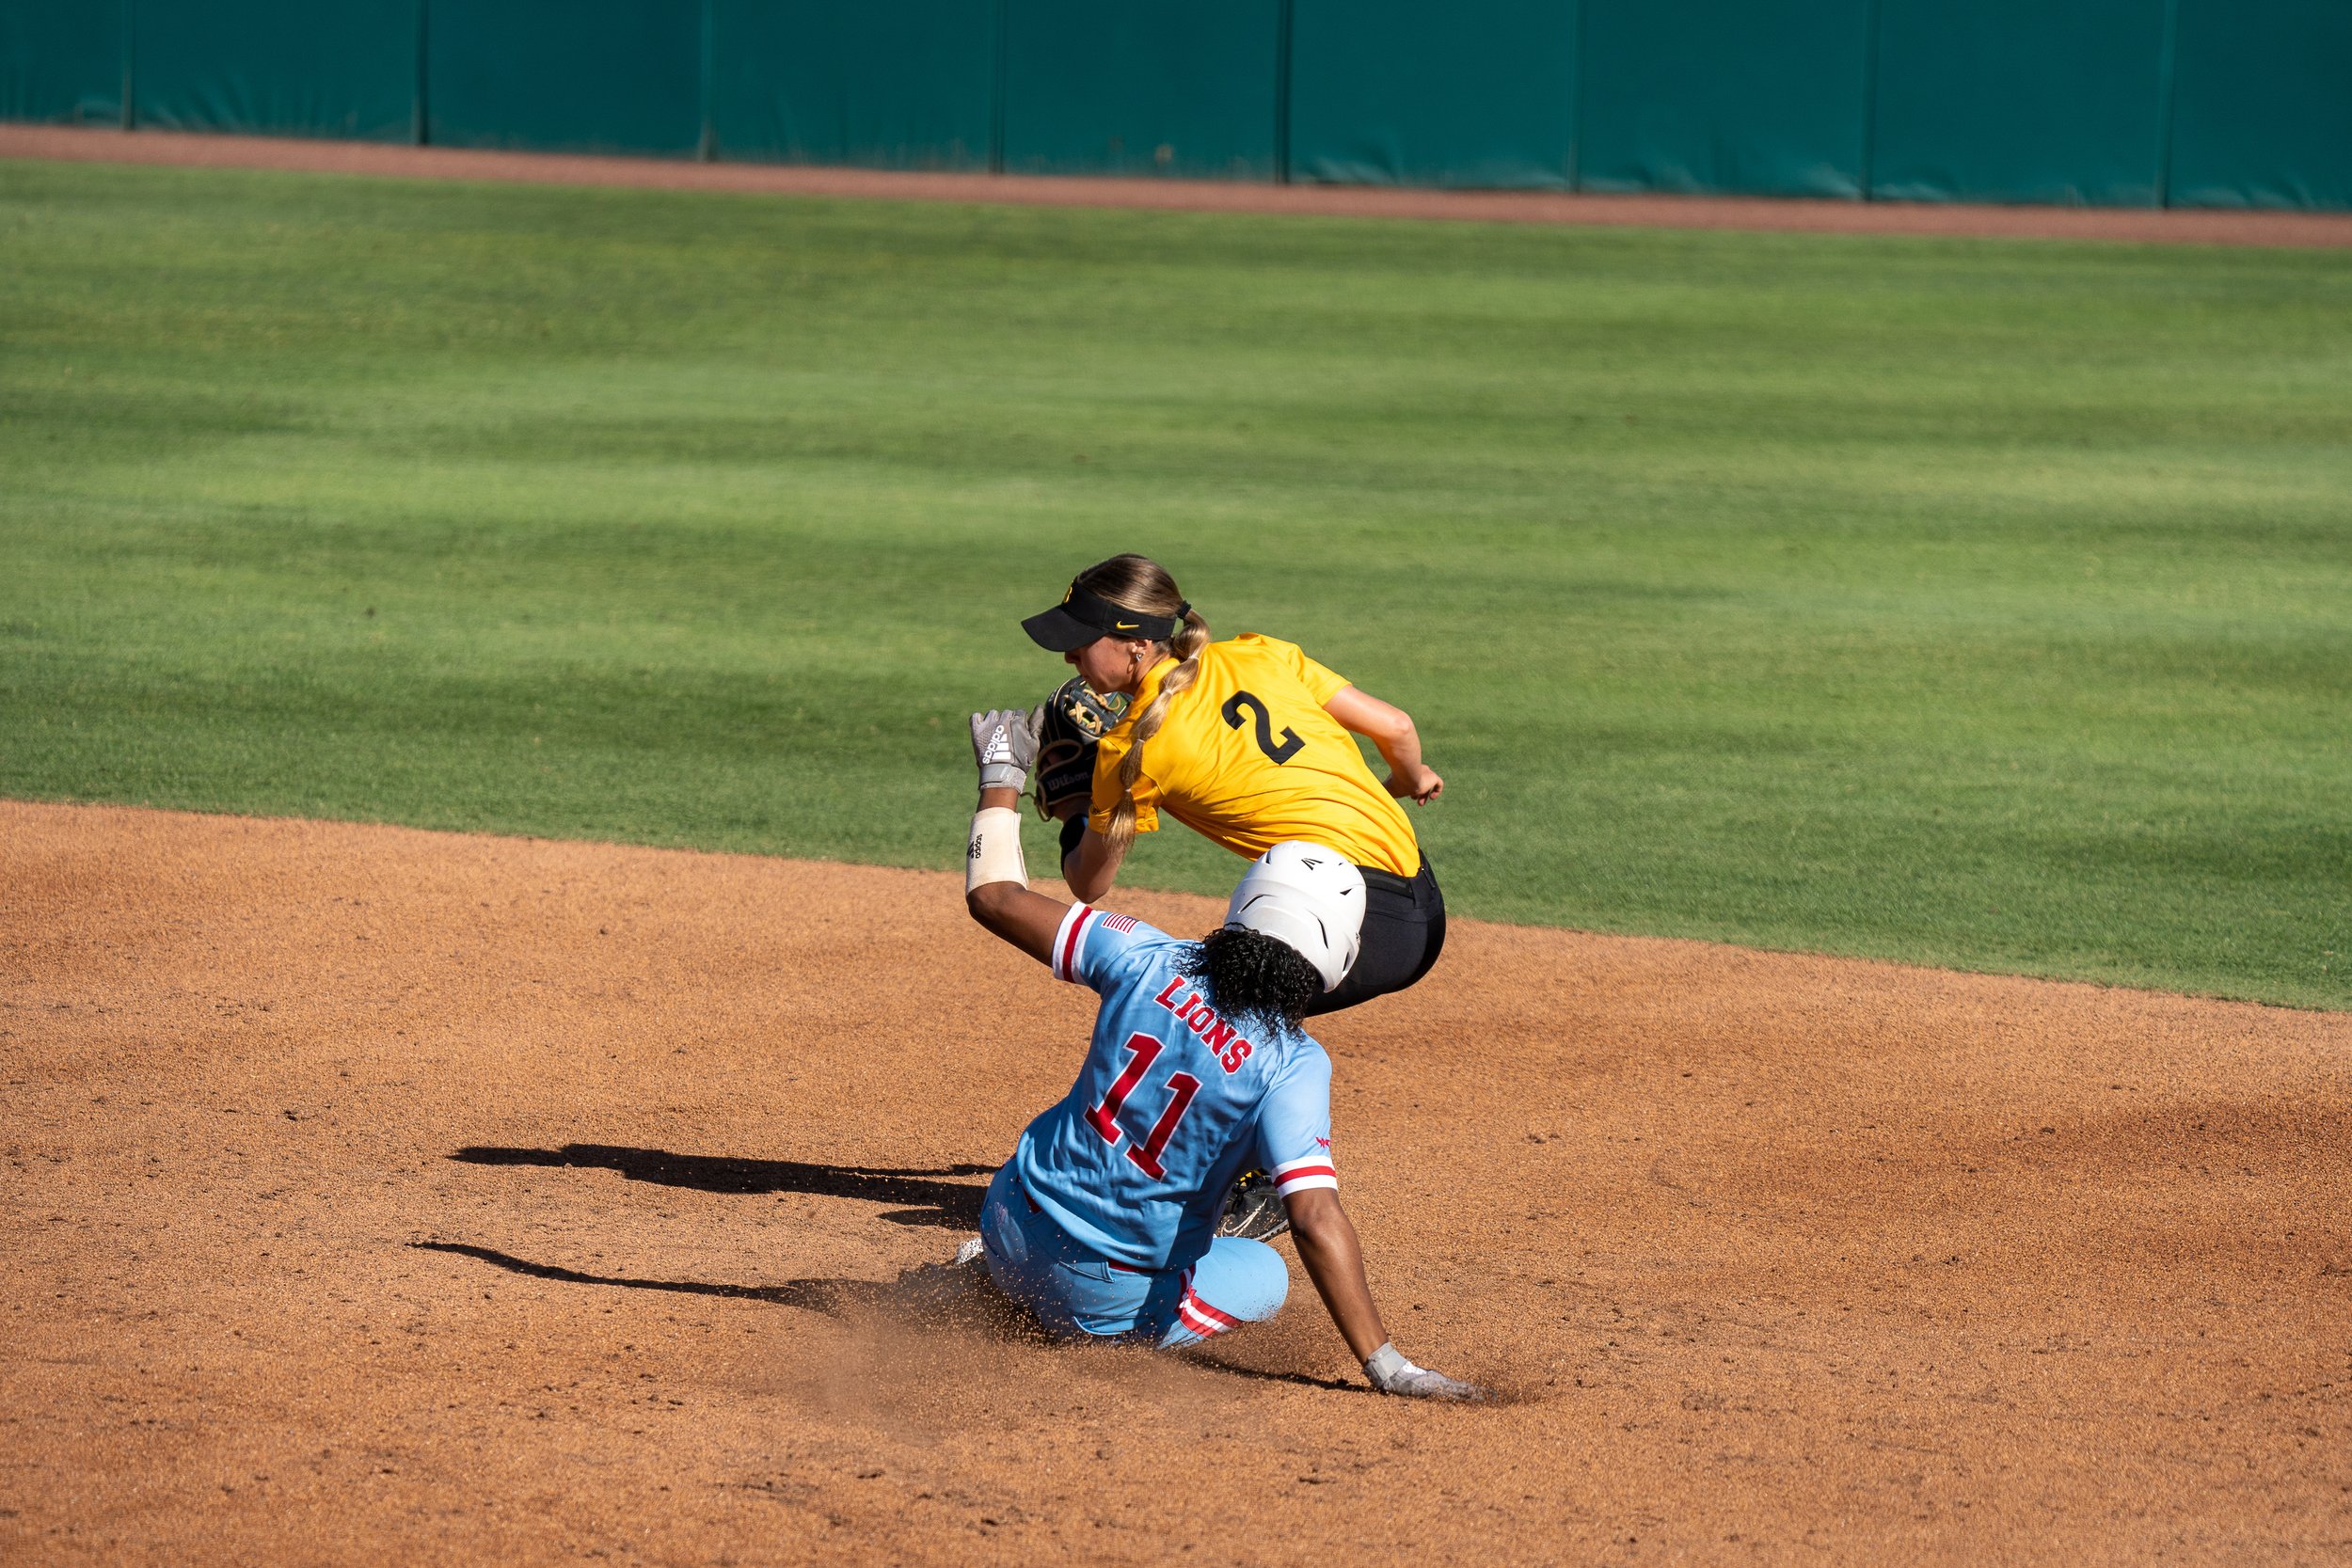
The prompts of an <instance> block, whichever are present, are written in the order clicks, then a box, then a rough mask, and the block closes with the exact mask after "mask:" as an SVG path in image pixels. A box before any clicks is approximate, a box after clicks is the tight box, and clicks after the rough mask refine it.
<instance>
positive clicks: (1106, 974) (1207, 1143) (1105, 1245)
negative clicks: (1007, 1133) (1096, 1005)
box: [1013, 904, 1339, 1270]
mask: <svg viewBox="0 0 2352 1568" xmlns="http://www.w3.org/2000/svg"><path fill="white" fill-rule="evenodd" d="M1191 945H1192V944H1191V943H1190V942H1183V941H1180V940H1178V939H1177V938H1174V937H1171V936H1169V935H1168V934H1167V933H1166V932H1164V931H1159V930H1155V929H1153V928H1152V927H1150V926H1146V925H1144V924H1142V923H1141V922H1139V921H1137V920H1135V919H1134V918H1132V917H1131V916H1127V915H1121V914H1106V913H1104V911H1100V910H1097V909H1094V908H1092V907H1090V906H1089V905H1086V904H1074V905H1073V906H1072V907H1071V909H1070V911H1069V913H1068V914H1067V915H1065V916H1064V917H1063V918H1062V922H1061V926H1060V928H1059V929H1058V930H1057V932H1056V933H1055V936H1054V948H1053V956H1052V962H1053V967H1054V974H1055V977H1056V978H1057V979H1063V980H1073V981H1076V982H1078V983H1080V984H1082V985H1086V986H1089V987H1091V988H1093V989H1094V990H1096V991H1098V992H1100V993H1101V994H1102V998H1103V1006H1102V1010H1101V1011H1100V1012H1099V1013H1098V1014H1097V1015H1096V1017H1095V1021H1094V1036H1093V1039H1092V1040H1091V1042H1090V1043H1089V1046H1088V1048H1087V1057H1086V1063H1085V1065H1084V1066H1083V1067H1082V1068H1080V1069H1079V1071H1078V1081H1077V1082H1076V1083H1075V1084H1074V1085H1072V1086H1071V1090H1070V1093H1069V1095H1068V1096H1067V1097H1065V1098H1064V1099H1063V1100H1062V1101H1060V1102H1059V1103H1058V1104H1057V1105H1055V1106H1054V1107H1053V1108H1052V1109H1050V1110H1048V1111H1046V1112H1045V1113H1044V1114H1043V1115H1042V1116H1041V1117H1038V1118H1037V1119H1036V1120H1035V1121H1032V1122H1031V1123H1029V1125H1028V1128H1027V1130H1026V1131H1025V1132H1023V1133H1022V1134H1021V1145H1020V1148H1019V1149H1018V1150H1017V1151H1016V1152H1015V1154H1014V1156H1013V1170H1014V1173H1015V1175H1017V1177H1018V1178H1019V1180H1020V1183H1021V1187H1022V1189H1023V1191H1024V1193H1025V1195H1026V1196H1027V1197H1028V1199H1029V1201H1030V1202H1032V1203H1034V1204H1036V1205H1037V1206H1038V1208H1039V1209H1040V1210H1041V1211H1042V1212H1044V1213H1045V1214H1046V1215H1048V1216H1049V1217H1050V1218H1051V1219H1052V1220H1053V1221H1054V1223H1055V1224H1056V1225H1057V1226H1058V1227H1061V1228H1062V1230H1064V1231H1065V1232H1067V1233H1068V1234H1069V1236H1070V1237H1071V1239H1072V1240H1073V1241H1075V1242H1077V1243H1080V1244H1082V1245H1083V1246H1085V1247H1087V1248H1088V1249H1089V1250H1090V1251H1092V1252H1095V1253H1097V1254H1099V1255H1100V1256H1101V1257H1103V1258H1104V1259H1106V1260H1108V1261H1110V1262H1112V1263H1115V1264H1118V1265H1120V1266H1122V1267H1125V1268H1129V1269H1150V1270H1159V1269H1168V1268H1183V1267H1185V1266H1188V1265H1189V1264H1190V1263H1191V1262H1192V1261H1193V1260H1194V1259H1198V1258H1199V1257H1200V1255H1201V1254H1202V1253H1204V1252H1206V1251H1207V1250H1208V1246H1209V1242H1210V1239H1211V1238H1212V1236H1213V1235H1214V1234H1215V1232H1216V1222H1217V1218H1218V1213H1219V1211H1220V1209H1221V1207H1222V1205H1223V1202H1224V1199H1225V1196H1226V1192H1227V1190H1228V1189H1229V1188H1231V1187H1232V1183H1233V1180H1234V1179H1235V1178H1236V1177H1237V1176H1239V1175H1240V1173H1241V1172H1242V1171H1243V1170H1244V1169H1246V1168H1248V1167H1250V1166H1256V1167H1259V1168H1262V1169H1264V1170H1267V1171H1270V1172H1272V1173H1273V1175H1274V1179H1275V1181H1276V1183H1277V1185H1278V1187H1279V1190H1280V1191H1281V1193H1282V1194H1283V1195H1284V1196H1290V1195H1292V1194H1295V1193H1297V1192H1301V1191H1304V1190H1306V1189H1308V1188H1311V1187H1336V1186H1338V1185H1339V1180H1338V1176H1337V1173H1336V1171H1335V1168H1334V1166H1333V1164H1332V1162H1331V1058H1330V1057H1329V1056H1327V1055H1326V1054H1325V1053H1324V1050H1323V1047H1322V1046H1320V1045H1318V1044H1316V1043H1315V1041H1314V1040H1312V1039H1311V1038H1310V1037H1308V1036H1306V1035H1305V1034H1303V1033H1300V1032H1296V1031H1281V1032H1271V1033H1269V1032H1262V1031H1261V1032H1251V1031H1245V1030H1243V1029H1240V1028H1238V1027H1236V1026H1235V1025H1234V1023H1233V1022H1232V1021H1231V1020H1229V1019H1224V1018H1220V1017H1218V1016H1217V1014H1216V1009H1215V1008H1214V1007H1213V1006H1210V1004H1209V1002H1208V999H1207V998H1206V997H1204V996H1203V995H1202V994H1201V992H1200V987H1199V986H1198V985H1197V984H1196V983H1195V982H1194V981H1192V980H1189V979H1187V978H1186V977H1185V976H1184V974H1182V973H1181V972H1180V970H1179V969H1178V967H1177V966H1178V964H1179V963H1180V962H1181V960H1182V959H1183V958H1184V955H1185V952H1186V950H1187V949H1188V948H1189V947H1190V946H1191Z"/></svg>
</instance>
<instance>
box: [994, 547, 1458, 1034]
mask: <svg viewBox="0 0 2352 1568" xmlns="http://www.w3.org/2000/svg"><path fill="white" fill-rule="evenodd" d="M1022 626H1023V628H1024V629H1025V630H1026V631H1027V632H1028V634H1029V636H1030V637H1031V638H1032V639H1033V640H1034V641H1036V642H1037V643H1038V644H1039V645H1040V646H1041V647H1045V648H1049V649H1051V650H1053V651H1054V652H1056V653H1058V654H1060V655H1061V656H1062V657H1063V658H1064V659H1065V660H1066V661H1067V662H1068V663H1069V664H1071V665H1072V666H1073V668H1075V669H1076V670H1077V672H1078V673H1079V674H1080V675H1081V676H1082V677H1084V679H1085V681H1086V683H1087V685H1088V686H1089V687H1090V688H1092V689H1093V691H1094V692H1095V693H1099V694H1102V695H1104V696H1113V697H1116V696H1119V695H1123V696H1125V697H1126V698H1127V699H1128V703H1127V706H1126V709H1125V714H1124V717H1123V718H1121V719H1120V720H1119V721H1118V722H1117V723H1115V724H1113V725H1111V726H1110V727H1109V729H1108V730H1107V733H1104V735H1103V736H1102V738H1101V739H1100V741H1099V742H1096V743H1095V754H1094V763H1093V771H1092V788H1091V791H1090V795H1087V796H1080V795H1078V794H1077V792H1076V791H1074V790H1073V799H1071V800H1068V801H1067V802H1066V803H1065V802H1062V801H1060V800H1058V799H1056V800H1047V798H1046V797H1045V794H1044V792H1043V791H1042V790H1041V801H1042V802H1043V803H1046V804H1048V805H1049V806H1051V807H1052V808H1053V809H1054V810H1055V812H1056V814H1057V815H1060V816H1063V817H1064V826H1063V835H1062V876H1063V878H1064V879H1066V880H1067V881H1068V882H1069V884H1070V887H1071V890H1072V891H1073V893H1075V894H1076V895H1078V897H1080V898H1081V899H1084V900H1087V901H1089V902H1092V901H1094V900H1097V899H1100V898H1101V897H1102V896H1103V895H1104V893H1106V892H1108V891H1109V889H1110V886H1111V883H1112V881H1113V880H1114V879H1116V877H1117V876H1118V874H1119V867H1120V863H1122V862H1123V861H1124V860H1125V858H1126V855H1127V851H1128V848H1129V847H1130V846H1132V845H1133V843H1134V841H1135V837H1136V834H1137V833H1146V832H1153V831H1155V830H1156V829H1157V828H1158V827H1159V825H1160V816H1161V814H1162V813H1166V814H1167V815H1168V816H1173V817H1175V818H1176V819H1177V820H1178V821H1179V822H1182V823H1184V825H1185V826H1186V827H1188V828H1191V829H1192V830H1193V831H1194V832H1199V833H1200V834H1202V835H1203V836H1205V837H1208V838H1211V839H1214V840H1215V841H1216V842H1217V843H1219V844H1221V845H1223V846H1225V847H1227V848H1228V849H1231V850H1232V851H1233V852H1234V853H1235V854H1237V855H1240V856H1243V857H1244V858H1246V859H1254V858H1256V857H1257V856H1258V855H1260V854H1262V853H1263V852H1264V851H1265V850H1266V849H1267V848H1269V847H1272V846H1274V845H1276V844H1280V843H1286V842H1291V841H1298V840H1303V841H1305V842H1308V843H1311V844H1319V845H1323V846H1326V847H1329V848H1331V849H1333V850H1335V851H1337V852H1338V853H1339V854H1340V855H1341V856H1342V857H1343V858H1344V859H1346V860H1348V861H1351V862H1353V863H1355V864H1356V866H1357V867H1358V868H1359V870H1360V871H1361V872H1362V873H1363V877H1364V887H1365V913H1364V926H1363V939H1362V940H1363V950H1362V952H1361V954H1360V955H1359V958H1357V960H1356V963H1355V966H1354V967H1353V968H1351V969H1350V970H1349V971H1348V973H1347V975H1346V978H1345V979H1344V980H1343V982H1342V983H1341V984H1340V986H1339V988H1338V989H1337V990H1332V991H1330V992H1328V993H1327V994H1326V995H1324V996H1323V997H1321V998H1320V999H1319V1000H1318V1001H1316V1002H1315V1003H1314V1004H1312V1005H1311V1006H1309V1007H1308V1009H1307V1011H1308V1012H1309V1013H1310V1014H1316V1013H1327V1012H1331V1011H1333V1010H1335V1009H1337V1008H1341V1007H1348V1006H1355V1005H1356V1004H1357V1003H1359V1002H1366V1001H1370V1000H1371V999H1372V998H1373V997H1375V996H1385V995H1387V994H1388V993H1390V992H1391V991H1397V990H1404V989H1405V988H1406V987H1407V986H1410V985H1412V984H1413V983H1414V982H1416V981H1418V980H1419V979H1420V978H1421V977H1422V975H1424V974H1427V973H1429V970H1430V967H1431V966H1432V965H1433V964H1435V963H1436V962H1437V960H1438V952H1439V951H1440V950H1441V949H1442V948H1443V946H1444V945H1445V899H1444V895H1442V894H1440V893H1439V892H1438V882H1437V878H1436V877H1435V875H1433V874H1432V872H1431V871H1430V869H1429V861H1428V857H1427V856H1425V855H1424V854H1422V848H1421V843H1420V840H1419V839H1418V838H1417V837H1416V836H1415V835H1414V832H1413V826H1412V823H1411V821H1410V820H1409V819H1407V817H1406V814H1405V810H1404V806H1403V804H1402V802H1403V801H1406V800H1412V801H1414V802H1416V803H1420V804H1426V803H1427V802H1429V801H1431V800H1436V799H1437V798H1438V794H1439V793H1440V792H1441V791H1442V790H1443V789H1444V788H1445V781H1444V780H1443V779H1441V778H1439V777H1438V774H1437V772H1436V770H1435V769H1433V768H1430V767H1429V766H1428V765H1427V764H1426V763H1425V762H1423V761H1422V755H1421V736H1420V732H1419V731H1418V730H1417V729H1416V728H1415V726H1414V724H1413V721H1412V717H1411V716H1410V715H1409V714H1407V713H1406V712H1405V711H1404V710H1403V709H1401V708H1397V707H1394V706H1391V705H1389V704H1387V703H1384V702H1382V701H1380V700H1379V699H1378V698H1376V697H1374V696H1372V695H1370V694H1369V693H1366V692H1363V691H1360V690H1359V689H1357V688H1356V687H1355V686H1353V685H1351V684H1350V683H1349V682H1348V681H1347V679H1346V678H1345V677H1344V676H1342V675H1339V674H1336V673H1333V672H1331V671H1329V670H1327V669H1326V668H1324V667H1323V666H1322V665H1320V664H1318V663H1316V662H1315V661H1314V660H1313V659H1311V658H1309V657H1307V656H1306V654H1305V653H1303V652H1302V651H1301V650H1300V649H1299V648H1298V647H1297V646H1296V645H1295V644H1294V643H1289V642H1283V641H1277V640H1276V639H1274V638H1270V637H1259V636H1254V635H1250V636H1242V637H1237V638H1234V639H1233V640H1232V641H1228V642H1212V641H1209V626H1208V623H1207V622H1206V621H1205V620H1203V619H1202V618H1201V616H1200V612H1199V611H1198V610H1194V609H1193V608H1192V606H1191V604H1190V603H1189V602H1188V601H1186V600H1185V598H1184V595H1183V594H1180V593H1179V592H1178V591H1177V588H1176V584H1175V581H1174V579H1172V578H1169V577H1168V573H1167V572H1166V571H1164V570H1162V569H1161V568H1160V567H1159V566H1158V565H1157V564H1155V563H1154V562H1151V561H1148V560H1146V559H1145V558H1144V557H1142V556H1139V555H1122V556H1114V557H1112V558H1111V559H1110V560H1108V561H1105V562H1101V563H1100V564H1098V565H1094V566H1089V568H1087V569H1086V570H1085V571H1083V572H1081V573H1079V574H1078V577H1077V578H1076V580H1075V581H1073V583H1072V584H1071V585H1070V591H1069V592H1068V593H1067V594H1064V595H1063V596H1062V602H1061V603H1060V604H1058V605H1057V606H1055V607H1054V608H1053V609H1051V610H1046V611H1044V612H1042V613H1041V614H1038V615H1032V616H1030V617H1029V618H1028V619H1027V620H1026V621H1024V622H1023V623H1022ZM1043 711H1044V710H1042V709H1041V710H1040V712H1041V713H1042V712H1043ZM1356 736H1364V737H1366V738H1367V739H1369V740H1371V741H1372V742H1373V744H1374V745H1375V747H1376V748H1377V749H1378V750H1379V752H1380V754H1381V757H1382V759H1383V760H1384V761H1386V762H1387V763H1388V765H1389V777H1388V778H1387V779H1386V780H1381V779H1378V778H1375V776H1374V774H1373V771H1372V769H1371V768H1368V767H1366V766H1365V764H1364V758H1363V753H1362V752H1359V750H1358V749H1357V745H1356ZM1083 777H1084V775H1083V774H1081V775H1080V776H1079V780H1078V781H1074V782H1083Z"/></svg>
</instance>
